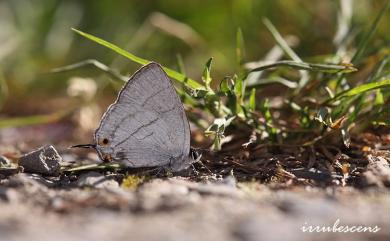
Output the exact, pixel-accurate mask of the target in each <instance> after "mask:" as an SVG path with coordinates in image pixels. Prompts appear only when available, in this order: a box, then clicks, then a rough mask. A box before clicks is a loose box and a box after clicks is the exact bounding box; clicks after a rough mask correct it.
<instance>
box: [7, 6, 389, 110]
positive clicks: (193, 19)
mask: <svg viewBox="0 0 390 241" xmlns="http://www.w3.org/2000/svg"><path fill="white" fill-rule="evenodd" d="M345 2H347V3H348V2H349V3H350V5H351V6H352V7H353V10H354V11H353V16H352V19H351V29H352V31H351V34H353V35H356V36H354V38H353V41H357V42H358V41H359V38H360V36H361V35H362V32H363V31H364V30H367V29H365V28H368V27H369V25H370V23H371V22H372V21H373V19H374V17H375V15H376V14H377V13H378V11H379V10H380V8H381V7H383V5H384V3H385V2H386V1H385V0H384V1H370V0H360V1H345ZM340 11H341V7H340V1H319V0H315V1H307V0H306V1H303V0H295V1H281V0H279V1H269V0H214V1H200V0H193V1H180V0H153V1H152V0H143V1H124V0H118V1H108V0H100V1H92V0H86V1H72V0H63V1H55V0H34V1H28V0H6V1H4V0H3V1H1V2H0V29H1V31H0V43H1V44H0V78H1V83H2V85H1V91H2V94H1V104H2V108H3V109H2V110H3V116H4V114H8V115H11V116H15V115H21V114H22V113H25V114H32V113H37V112H38V113H39V112H40V111H39V109H41V108H42V105H40V107H36V108H33V107H31V106H34V101H36V103H37V105H39V101H38V100H39V99H40V98H41V99H43V100H47V99H46V97H45V96H48V97H61V96H64V97H66V86H67V80H68V79H69V78H70V77H72V76H83V77H91V78H94V79H100V80H101V82H108V81H107V79H108V77H107V76H106V75H102V73H101V72H100V71H98V70H96V69H94V68H88V67H86V68H83V69H80V70H77V71H72V72H68V73H56V74H53V73H50V70H52V69H53V68H56V67H60V66H64V65H68V64H72V63H75V62H78V61H82V60H86V59H96V60H98V61H100V62H102V63H104V64H106V65H108V66H110V67H112V68H114V69H117V70H118V71H120V72H121V73H122V74H124V75H129V74H130V73H132V72H133V71H134V70H135V69H136V68H138V66H137V65H136V64H134V63H131V62H130V61H128V60H125V59H124V58H122V57H119V56H118V55H117V54H116V53H113V52H112V51H110V50H108V49H106V48H103V47H101V46H98V45H96V44H95V43H93V42H90V41H88V40H86V39H84V38H82V37H81V36H79V35H77V34H75V33H74V32H73V31H71V27H74V28H77V29H80V30H82V31H84V32H88V33H91V34H94V35H96V36H99V37H101V38H103V39H105V40H107V41H110V42H112V43H115V44H117V45H118V46H120V47H123V48H125V49H126V50H128V51H130V52H132V53H134V54H137V55H138V56H140V57H144V58H146V59H150V60H154V61H157V62H160V63H162V64H164V65H166V66H168V67H171V68H173V69H177V55H178V54H180V55H181V57H182V58H183V60H184V65H185V67H186V70H187V74H188V75H189V76H190V77H192V78H194V79H198V80H199V79H200V76H201V73H202V69H203V66H204V63H205V62H206V61H207V59H208V58H209V57H214V66H213V73H212V74H213V77H214V79H217V80H219V79H221V78H223V77H224V76H225V75H228V74H232V73H234V72H235V71H236V69H235V68H236V67H235V66H236V59H235V46H236V40H235V38H236V37H235V35H236V31H237V28H238V27H240V28H241V29H242V32H243V36H244V39H245V48H246V57H245V59H246V61H257V60H260V59H262V58H263V57H264V55H265V54H266V53H267V52H268V51H269V50H270V49H271V48H272V47H273V46H274V45H275V42H274V40H273V38H272V36H271V34H270V33H269V31H268V30H267V29H266V28H265V26H264V24H263V23H262V18H264V17H266V18H269V19H270V20H271V22H272V23H273V24H274V25H275V26H276V27H277V29H278V30H279V31H280V32H281V33H282V35H283V36H286V35H293V36H295V37H296V38H295V39H296V40H298V41H297V43H296V46H295V47H294V50H296V52H297V53H298V54H299V55H300V57H302V58H303V59H304V60H308V61H309V62H310V61H311V62H315V58H314V59H313V56H316V55H325V54H328V53H330V52H332V51H334V40H333V39H334V36H335V33H336V32H337V28H338V26H339V25H338V24H339V22H340V21H338V14H339V12H340ZM344 16H348V13H346V14H344ZM346 21H347V22H348V21H349V20H348V19H347V20H346ZM389 21H390V16H389V14H386V15H385V16H384V18H383V19H382V21H381V24H380V25H379V29H378V32H377V33H376V35H375V39H374V41H372V42H371V43H370V45H371V46H370V49H369V51H372V52H373V53H374V52H376V51H377V49H381V48H383V46H384V45H386V44H387V45H388V43H389V42H390V41H389V40H390V34H389V33H390V31H389V27H388V24H387V23H389ZM368 54H369V53H368ZM308 57H310V59H307V58H308ZM37 97H39V98H37ZM29 99H32V100H34V101H33V102H28V103H27V102H26V101H25V100H29ZM16 105H17V106H16ZM41 112H42V111H41Z"/></svg>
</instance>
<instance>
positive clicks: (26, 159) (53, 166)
mask: <svg viewBox="0 0 390 241" xmlns="http://www.w3.org/2000/svg"><path fill="white" fill-rule="evenodd" d="M61 161H62V158H61V156H60V155H59V154H58V152H57V150H56V149H55V148H54V147H53V146H52V145H47V146H43V147H41V148H39V149H37V150H35V151H32V152H30V153H27V154H25V155H23V156H22V157H21V158H20V159H19V165H20V166H22V167H23V168H24V171H25V172H30V173H40V174H44V175H52V176H57V175H58V174H59V171H60V162H61Z"/></svg>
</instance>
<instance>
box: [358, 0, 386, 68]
mask: <svg viewBox="0 0 390 241" xmlns="http://www.w3.org/2000/svg"><path fill="white" fill-rule="evenodd" d="M389 6H390V1H387V3H386V5H385V6H384V7H383V8H382V9H381V11H380V12H379V14H378V15H377V16H376V18H375V20H374V22H373V23H372V25H371V26H370V28H369V29H370V30H369V31H368V32H367V33H366V34H365V35H364V37H363V40H362V41H361V42H360V43H359V45H358V48H357V51H356V53H355V55H354V56H353V57H352V59H351V63H354V64H356V62H358V61H359V60H360V58H361V57H362V55H363V53H364V51H365V50H366V47H367V44H368V42H369V41H370V39H371V37H372V36H373V35H374V33H375V32H376V30H377V28H378V25H379V21H380V20H381V18H382V17H383V16H384V14H385V13H386V12H387V10H388V9H389Z"/></svg>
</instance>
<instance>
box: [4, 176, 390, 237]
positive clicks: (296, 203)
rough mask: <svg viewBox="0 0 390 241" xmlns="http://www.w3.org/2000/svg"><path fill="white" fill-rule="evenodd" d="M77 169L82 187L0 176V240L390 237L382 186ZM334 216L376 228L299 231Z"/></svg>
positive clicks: (388, 201)
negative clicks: (118, 174) (139, 178)
mask: <svg viewBox="0 0 390 241" xmlns="http://www.w3.org/2000/svg"><path fill="white" fill-rule="evenodd" d="M84 175H85V177H84V179H83V180H84V183H81V184H83V185H81V184H80V182H81V181H79V183H78V184H77V185H74V187H72V188H66V189H64V188H55V187H53V185H52V184H53V181H51V180H48V179H45V178H42V177H39V176H37V175H31V174H30V175H28V174H22V173H20V174H17V175H14V176H11V177H10V178H9V179H3V180H1V182H0V240H1V241H3V240H4V241H13V240H29V241H35V240H36V241H46V240H47V241H49V240H59V241H61V240H64V241H68V240H80V241H81V240H83V241H85V240H87V241H88V240H91V241H92V240H94V241H95V240H153V241H154V240H155V241H160V240H161V241H167V240H168V241H170V240H172V241H173V240H178V241H181V240H205V241H206V240H207V241H208V240H226V241H230V240H231V241H233V240H234V241H252V240H266V241H272V240H390V218H389V214H390V195H389V191H388V190H387V189H385V188H370V189H366V190H365V191H363V192H362V191H356V190H355V189H353V188H350V187H344V188H341V187H338V188H326V189H318V188H308V187H297V186H295V187H294V188H290V189H279V190H278V189H270V187H267V186H266V185H260V184H256V183H246V184H245V183H238V184H237V183H235V182H234V180H222V181H213V182H209V183H195V182H190V181H188V180H186V179H185V178H180V177H174V178H168V179H153V180H150V181H148V182H146V183H144V184H142V185H141V186H140V187H138V188H137V189H136V190H130V189H124V188H121V187H120V186H119V185H115V184H112V182H113V181H114V180H113V179H112V178H109V177H107V178H105V177H104V176H103V175H101V174H99V173H87V174H84ZM97 180H99V181H98V182H99V184H96V183H95V182H96V181H97ZM105 182H107V183H106V184H107V185H101V186H96V187H95V184H96V185H100V184H101V183H105ZM84 184H87V185H86V186H87V187H85V185H84ZM78 185H81V186H84V187H80V186H78ZM337 219H339V220H340V224H339V226H345V225H363V226H372V227H374V226H378V227H380V228H381V229H380V231H379V232H377V233H331V232H329V233H303V232H302V230H301V228H302V226H303V225H305V223H307V225H308V226H309V225H313V226H316V225H321V226H330V227H332V226H333V224H334V223H335V221H336V220H337Z"/></svg>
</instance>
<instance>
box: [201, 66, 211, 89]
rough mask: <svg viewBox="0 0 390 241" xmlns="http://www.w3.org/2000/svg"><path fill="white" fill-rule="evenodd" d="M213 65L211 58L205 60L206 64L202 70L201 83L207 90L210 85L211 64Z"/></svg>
mask: <svg viewBox="0 0 390 241" xmlns="http://www.w3.org/2000/svg"><path fill="white" fill-rule="evenodd" d="M212 63H213V58H209V60H207V62H206V65H205V67H204V70H203V74H202V80H203V83H204V86H205V88H206V89H207V90H209V89H210V83H211V80H212V79H211V64H212Z"/></svg>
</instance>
